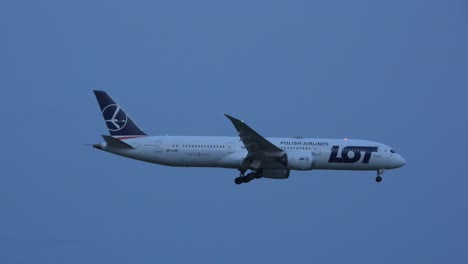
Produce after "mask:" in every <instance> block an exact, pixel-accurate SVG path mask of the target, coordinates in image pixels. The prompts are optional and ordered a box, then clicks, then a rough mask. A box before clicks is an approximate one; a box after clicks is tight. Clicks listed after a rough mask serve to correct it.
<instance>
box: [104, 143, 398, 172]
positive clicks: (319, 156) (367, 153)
mask: <svg viewBox="0 0 468 264" xmlns="http://www.w3.org/2000/svg"><path fill="white" fill-rule="evenodd" d="M267 140H268V141H270V142H271V143H273V144H274V145H276V146H277V147H279V148H281V149H282V150H283V151H284V153H285V154H286V155H288V156H289V157H290V158H289V162H290V164H291V165H290V166H291V167H290V168H289V169H291V170H311V169H323V170H385V169H393V168H398V167H401V166H403V165H404V163H405V161H404V159H403V158H402V157H401V156H400V155H399V154H398V153H395V152H394V151H393V150H392V148H391V147H389V146H387V145H384V144H381V143H377V142H372V141H366V140H353V139H318V138H267ZM122 141H124V142H126V143H128V144H130V145H132V146H133V148H132V149H123V148H113V147H111V146H107V145H106V143H101V144H100V146H99V148H100V149H102V150H104V151H107V152H111V153H114V154H117V155H121V156H125V157H128V158H133V159H137V160H142V161H147V162H151V163H156V164H161V165H167V166H178V167H218V168H232V169H239V168H240V167H241V164H242V162H243V160H244V159H245V158H246V157H247V155H248V152H247V150H246V149H245V147H244V144H243V143H242V142H241V141H240V139H239V137H208V136H204V137H201V136H144V137H135V138H127V139H122ZM265 166H266V167H268V165H264V166H263V167H265Z"/></svg>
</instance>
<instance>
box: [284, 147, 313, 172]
mask: <svg viewBox="0 0 468 264" xmlns="http://www.w3.org/2000/svg"><path fill="white" fill-rule="evenodd" d="M283 160H284V163H285V165H286V168H288V169H290V170H311V169H312V167H313V166H314V157H313V155H312V152H310V151H292V152H288V153H286V154H284V156H283Z"/></svg>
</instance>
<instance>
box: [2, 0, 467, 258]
mask: <svg viewBox="0 0 468 264" xmlns="http://www.w3.org/2000/svg"><path fill="white" fill-rule="evenodd" d="M467 11H468V7H467V4H466V3H465V2H464V1H455V0H454V1H203V0H202V1H3V2H1V3H0V33H1V41H0V71H1V74H0V87H1V91H2V96H0V109H1V112H2V114H3V120H4V123H3V126H2V133H1V135H2V136H3V143H2V146H3V147H2V149H3V151H2V154H0V157H1V163H0V164H1V168H2V169H1V171H2V173H1V176H0V212H1V213H0V262H1V263H103V262H112V263H187V262H204V263H285V262H287V263H312V262H318V263H349V262H355V263H441V262H443V263H467V262H468V251H467V250H466V246H467V245H468V226H467V224H466V223H468V213H467V212H468V205H467V203H466V201H467V199H468V192H467V191H466V190H467V188H468V178H467V177H466V172H467V171H468V165H467V162H468V160H467V156H466V149H467V148H468V144H467V142H466V140H465V138H466V136H467V135H468V128H467V122H466V120H467V118H466V101H467V90H466V87H467V85H468V74H467V72H468V38H467V36H468V34H467V33H468V32H467V27H466V25H467V17H466V13H467ZM93 89H102V90H107V91H109V92H110V93H111V94H112V95H113V97H114V98H115V99H116V100H117V101H118V102H119V103H120V104H122V105H123V106H124V107H125V109H126V110H127V112H129V114H130V115H131V116H132V117H133V119H135V121H136V122H137V123H138V124H139V125H140V126H141V127H142V128H143V129H144V130H145V131H146V132H148V133H150V134H155V135H159V134H170V135H223V136H235V135H236V133H235V130H234V128H233V127H232V125H231V124H230V122H229V121H228V120H227V119H226V118H225V117H224V116H223V115H222V114H223V113H229V114H231V115H233V116H235V117H238V118H242V119H243V120H245V121H246V122H247V123H248V124H250V125H251V126H252V127H253V128H255V129H256V130H257V131H258V132H259V133H261V134H263V135H265V136H297V135H301V136H310V137H331V138H342V137H350V138H361V139H369V140H375V141H379V142H382V143H385V144H388V145H391V146H393V147H394V148H396V149H397V150H398V151H399V152H400V153H401V154H402V155H403V156H404V157H405V159H406V161H407V164H406V166H405V167H403V168H401V169H399V170H394V171H388V172H387V173H386V174H384V181H383V182H382V183H381V184H376V183H375V182H374V177H375V175H374V173H373V172H343V171H310V172H294V173H293V174H292V176H291V177H290V179H288V180H284V181H275V180H259V181H254V182H252V183H249V184H247V185H242V186H236V185H235V184H234V183H233V179H234V177H235V176H237V172H236V171H233V170H232V171H231V170H222V169H186V168H184V169H180V168H170V167H163V166H158V165H152V164H146V163H142V162H138V161H133V160H128V159H124V158H122V157H118V156H113V155H110V154H107V153H103V152H100V151H96V150H94V149H91V148H89V147H87V146H83V145H82V144H83V143H96V142H99V141H101V138H100V135H101V134H105V133H107V131H106V129H105V124H104V122H103V121H102V117H101V115H100V112H99V109H98V106H97V103H96V101H95V98H94V96H93V94H92V90H93Z"/></svg>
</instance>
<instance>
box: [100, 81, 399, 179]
mask: <svg viewBox="0 0 468 264" xmlns="http://www.w3.org/2000/svg"><path fill="white" fill-rule="evenodd" d="M94 94H95V96H96V99H97V101H98V103H99V107H100V109H101V112H102V115H103V117H104V120H105V122H106V125H107V128H108V130H109V133H110V135H102V137H103V139H104V142H102V143H98V144H94V145H93V147H94V148H96V149H100V150H103V151H106V152H110V153H113V154H116V155H120V156H123V157H127V158H132V159H136V160H140V161H146V162H150V163H155V164H160V165H166V166H174V167H210V168H227V169H237V170H238V171H239V174H240V175H239V176H238V177H236V178H235V180H234V182H235V183H236V184H242V183H248V182H250V181H252V180H254V179H260V178H269V179H287V178H289V176H290V172H291V170H297V171H309V170H362V171H376V172H377V176H376V178H375V180H376V182H381V181H382V174H383V173H384V171H386V170H389V169H395V168H399V167H402V166H403V165H405V160H404V159H403V157H402V156H401V155H400V154H398V153H397V152H396V151H395V150H394V149H393V148H391V147H390V146H387V145H384V144H381V143H378V142H373V141H368V140H357V139H347V138H345V139H319V138H302V137H284V138H265V137H263V136H262V135H260V134H259V133H257V132H256V131H255V130H253V129H252V128H251V127H250V126H248V125H247V124H246V123H244V122H243V121H241V120H239V119H237V118H234V117H232V116H230V115H227V114H225V116H226V117H227V118H228V119H229V120H230V121H231V122H232V124H233V125H234V128H235V129H236V130H237V133H238V137H219V136H216V137H214V136H148V135H147V134H146V133H144V132H143V131H142V130H141V129H140V128H139V127H138V125H137V124H136V123H135V122H134V121H133V120H132V119H131V118H130V116H129V115H127V113H126V112H125V111H124V110H123V108H122V107H121V106H120V105H119V104H117V103H116V102H115V101H114V100H113V99H112V97H111V96H110V95H109V94H108V93H107V92H105V91H98V90H94Z"/></svg>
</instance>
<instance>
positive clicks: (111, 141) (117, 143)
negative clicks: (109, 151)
mask: <svg viewBox="0 0 468 264" xmlns="http://www.w3.org/2000/svg"><path fill="white" fill-rule="evenodd" d="M102 138H103V139H104V141H106V143H107V146H110V147H113V148H121V149H132V148H133V146H131V145H129V144H127V143H125V142H123V141H122V140H120V139H117V138H114V137H111V136H107V135H102Z"/></svg>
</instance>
